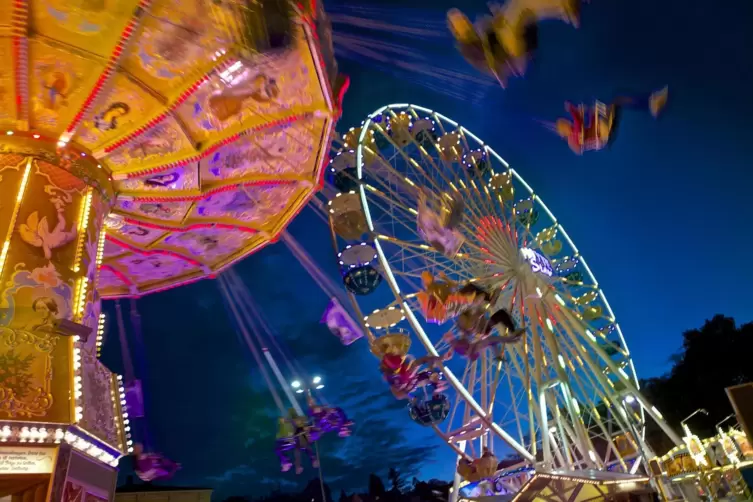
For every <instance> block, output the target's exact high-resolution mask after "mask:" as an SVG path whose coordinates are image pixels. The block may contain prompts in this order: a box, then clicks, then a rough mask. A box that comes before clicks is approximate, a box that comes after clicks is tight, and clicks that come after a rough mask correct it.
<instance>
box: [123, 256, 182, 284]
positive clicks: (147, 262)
mask: <svg viewBox="0 0 753 502" xmlns="http://www.w3.org/2000/svg"><path fill="white" fill-rule="evenodd" d="M118 264H119V265H120V266H121V267H123V268H124V269H125V270H126V273H127V275H128V277H129V278H130V279H131V280H133V281H134V282H136V283H159V282H161V281H165V280H167V279H170V278H171V277H179V276H182V275H185V274H186V273H188V272H194V271H196V270H197V266H196V265H194V264H192V263H190V262H188V261H186V260H183V259H181V258H177V257H174V256H170V255H164V254H137V253H133V254H131V255H129V256H127V257H125V258H121V259H119V260H118Z"/></svg>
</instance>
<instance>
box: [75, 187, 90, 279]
mask: <svg viewBox="0 0 753 502" xmlns="http://www.w3.org/2000/svg"><path fill="white" fill-rule="evenodd" d="M91 207H92V189H91V187H89V188H87V189H86V195H85V196H84V200H83V201H81V211H80V212H79V218H78V239H77V240H76V255H75V258H74V260H73V267H72V270H73V271H74V272H78V271H79V270H81V259H82V257H83V251H84V241H85V240H86V229H87V228H88V227H89V216H91ZM89 259H91V256H90V257H89Z"/></svg>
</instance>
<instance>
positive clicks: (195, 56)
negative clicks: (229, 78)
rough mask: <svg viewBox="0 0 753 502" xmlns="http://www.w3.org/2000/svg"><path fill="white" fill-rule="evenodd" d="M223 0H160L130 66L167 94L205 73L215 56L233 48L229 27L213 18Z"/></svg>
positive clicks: (154, 6)
mask: <svg viewBox="0 0 753 502" xmlns="http://www.w3.org/2000/svg"><path fill="white" fill-rule="evenodd" d="M222 8H223V7H222V3H221V2H214V3H213V2H211V0H156V1H155V2H154V3H153V4H152V8H151V13H152V15H151V16H149V17H148V18H147V19H146V21H145V22H144V24H143V29H142V31H141V32H140V33H139V35H138V37H137V39H136V44H135V46H136V47H135V50H134V51H133V52H132V53H131V56H130V57H129V58H128V60H127V62H126V69H127V70H128V71H129V72H131V73H133V74H135V75H137V76H138V77H139V78H141V79H142V80H144V81H146V82H147V83H148V84H149V85H151V86H153V87H155V88H156V89H158V90H160V91H163V92H164V93H165V94H167V93H168V92H169V91H173V92H174V91H175V90H176V89H179V88H180V87H181V86H182V85H183V82H184V81H185V80H187V79H188V78H191V77H194V79H197V78H198V77H201V74H200V73H201V71H202V70H203V69H208V64H209V65H211V61H212V59H211V58H212V57H214V58H215V59H217V56H216V55H215V54H221V53H222V52H224V51H226V50H228V49H229V47H230V45H232V44H231V41H230V39H229V37H228V34H227V33H226V30H225V29H223V28H222V27H220V26H218V25H217V24H215V23H214V22H212V20H214V19H218V18H217V17H216V14H213V12H214V10H221V9H222Z"/></svg>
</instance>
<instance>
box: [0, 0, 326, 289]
mask: <svg viewBox="0 0 753 502" xmlns="http://www.w3.org/2000/svg"><path fill="white" fill-rule="evenodd" d="M280 3H281V2H277V4H280ZM263 4H264V2H262V5H263ZM238 5H240V3H238V2H236V0H223V1H219V2H218V1H213V0H153V1H149V0H45V1H41V0H31V1H29V0H0V127H2V128H4V129H5V130H7V131H11V132H14V133H15V134H17V135H25V136H28V137H29V138H33V139H34V140H37V141H39V142H40V144H41V143H44V142H46V143H47V144H48V145H47V148H49V143H50V142H54V143H57V146H58V147H59V149H61V150H63V151H65V152H66V155H69V156H70V155H72V156H88V157H90V158H92V159H93V162H92V164H91V165H92V166H94V165H96V166H98V168H93V169H101V170H102V171H100V172H98V173H96V174H98V175H99V174H104V175H105V179H107V178H109V182H111V184H112V187H107V188H108V189H111V190H113V191H114V193H115V198H114V200H113V201H112V203H113V206H112V213H111V215H110V217H108V219H107V221H106V224H107V227H108V230H107V243H106V245H105V248H104V261H103V266H102V268H101V272H100V276H99V280H98V289H99V292H100V294H101V295H102V296H103V297H105V298H106V297H118V296H125V295H139V294H144V293H148V292H152V291H159V290H162V289H165V288H167V287H170V286H173V285H176V284H181V283H185V282H188V281H192V280H196V279H199V278H202V277H205V276H207V275H211V274H213V273H216V272H218V271H219V270H221V269H223V268H224V267H226V266H228V265H229V264H231V263H233V262H234V261H236V260H238V259H240V258H242V257H244V256H246V255H248V254H249V253H252V252H253V251H255V250H257V249H259V248H260V247H262V246H264V245H265V244H267V243H269V242H271V241H274V240H275V239H276V237H277V235H278V234H279V233H280V232H281V231H282V229H283V228H284V227H285V225H286V224H287V223H288V222H289V220H290V219H291V218H292V217H293V216H294V215H295V214H296V213H297V212H298V211H299V210H300V208H301V207H302V206H303V205H304V204H305V203H306V202H307V201H308V199H309V198H310V197H311V196H312V194H313V193H314V191H315V190H317V188H318V186H319V181H320V176H321V171H322V160H323V158H322V157H323V152H326V151H327V148H328V143H329V139H330V136H331V133H332V130H333V124H334V121H335V118H336V110H335V108H336V106H335V105H334V104H333V99H332V90H331V88H330V84H329V82H328V80H329V79H328V76H327V75H326V70H325V69H324V68H325V66H329V67H330V68H331V67H333V66H334V65H333V62H330V61H327V62H326V65H325V62H324V61H323V60H322V57H321V53H322V52H321V50H320V49H321V48H320V47H319V45H318V42H317V37H316V36H315V35H314V33H313V32H314V30H315V27H314V22H313V18H312V17H311V16H310V15H308V14H305V13H301V12H300V11H298V8H297V7H295V6H294V4H293V2H291V3H290V6H289V8H290V12H291V14H290V17H291V18H294V21H295V22H291V23H290V30H289V33H288V35H289V39H290V40H291V43H290V44H289V45H288V46H287V47H283V48H278V49H276V50H274V51H270V50H262V49H260V50H259V51H254V50H253V47H251V49H252V50H249V49H250V48H249V45H248V40H240V39H239V38H238V33H239V31H242V30H243V26H239V25H238V22H237V19H238V16H237V12H236V10H237V8H238ZM265 15H266V14H264V13H263V12H261V11H260V12H257V13H252V14H251V15H249V16H246V18H245V20H244V22H245V23H251V24H253V25H254V26H257V25H258V26H264V23H265V22H268V21H269V19H266V18H265ZM254 16H256V19H254ZM228 20H234V22H233V23H232V26H229V25H228ZM272 24H274V23H270V25H272ZM326 49H327V48H325V52H326V53H328V54H329V53H331V50H330V51H329V52H327V51H326ZM330 49H331V48H330ZM3 197H4V195H3Z"/></svg>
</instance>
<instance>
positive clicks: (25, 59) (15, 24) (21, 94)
mask: <svg viewBox="0 0 753 502" xmlns="http://www.w3.org/2000/svg"><path fill="white" fill-rule="evenodd" d="M28 19H29V6H28V4H27V3H26V0H15V1H14V2H13V14H12V15H11V29H12V33H13V36H12V38H11V44H12V46H11V54H12V56H13V69H14V71H15V85H16V117H17V119H18V120H20V121H25V120H27V119H28V117H27V111H28V106H27V104H28V102H29V94H28V93H29V82H28V79H29V70H28V63H29V51H28V40H27V39H26V34H27V30H28Z"/></svg>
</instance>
